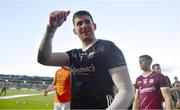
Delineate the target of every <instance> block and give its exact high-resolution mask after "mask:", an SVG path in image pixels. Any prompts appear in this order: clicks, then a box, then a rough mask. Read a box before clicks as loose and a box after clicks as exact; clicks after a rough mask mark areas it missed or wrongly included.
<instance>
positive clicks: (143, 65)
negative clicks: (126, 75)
mask: <svg viewBox="0 0 180 110" xmlns="http://www.w3.org/2000/svg"><path fill="white" fill-rule="evenodd" d="M139 64H140V68H141V70H144V71H146V70H148V69H149V68H150V65H151V62H150V60H148V59H146V58H144V57H141V58H139Z"/></svg>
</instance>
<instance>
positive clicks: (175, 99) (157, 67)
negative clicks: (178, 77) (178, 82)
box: [152, 63, 180, 107]
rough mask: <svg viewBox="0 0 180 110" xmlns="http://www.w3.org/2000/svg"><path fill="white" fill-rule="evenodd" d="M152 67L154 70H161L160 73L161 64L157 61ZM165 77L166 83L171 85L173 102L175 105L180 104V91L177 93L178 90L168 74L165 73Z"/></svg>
mask: <svg viewBox="0 0 180 110" xmlns="http://www.w3.org/2000/svg"><path fill="white" fill-rule="evenodd" d="M152 69H153V71H154V72H159V73H161V67H160V64H157V63H156V64H154V65H153V66H152ZM164 77H165V80H166V83H167V85H168V87H169V90H170V95H171V98H172V101H173V103H174V106H175V107H176V105H180V104H179V103H180V100H179V96H178V93H177V91H176V90H175V89H174V87H173V86H172V84H171V80H170V79H169V77H168V76H166V75H165V76H164Z"/></svg>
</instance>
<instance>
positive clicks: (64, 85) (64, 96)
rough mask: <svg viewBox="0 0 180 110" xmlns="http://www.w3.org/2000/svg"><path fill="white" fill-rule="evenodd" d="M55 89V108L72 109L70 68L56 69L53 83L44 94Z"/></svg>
mask: <svg viewBox="0 0 180 110" xmlns="http://www.w3.org/2000/svg"><path fill="white" fill-rule="evenodd" d="M53 89H55V90H56V94H55V103H54V110H67V109H70V100H71V91H70V68H69V67H62V68H60V69H58V70H57V71H56V74H55V77H54V80H53V82H52V84H51V85H50V86H49V87H48V88H47V89H46V90H45V91H44V96H47V94H48V92H50V91H51V90H53Z"/></svg>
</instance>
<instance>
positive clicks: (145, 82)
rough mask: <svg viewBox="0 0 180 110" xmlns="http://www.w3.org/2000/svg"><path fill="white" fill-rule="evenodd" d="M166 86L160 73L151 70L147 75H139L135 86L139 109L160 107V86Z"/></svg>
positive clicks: (161, 97) (145, 109) (161, 99)
mask: <svg viewBox="0 0 180 110" xmlns="http://www.w3.org/2000/svg"><path fill="white" fill-rule="evenodd" d="M167 86H168V85H167V82H166V80H165V77H164V76H163V75H162V74H161V73H156V72H153V73H152V74H151V75H149V76H148V77H143V76H142V75H141V76H139V77H138V78H137V79H136V85H135V87H136V89H138V90H139V91H138V93H139V96H140V97H139V99H140V109H144V110H148V109H162V102H163V96H162V94H161V90H160V88H161V87H167Z"/></svg>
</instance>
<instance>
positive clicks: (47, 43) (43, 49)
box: [38, 25, 56, 64]
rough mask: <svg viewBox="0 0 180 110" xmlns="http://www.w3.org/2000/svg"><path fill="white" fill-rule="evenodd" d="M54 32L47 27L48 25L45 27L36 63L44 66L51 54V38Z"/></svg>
mask: <svg viewBox="0 0 180 110" xmlns="http://www.w3.org/2000/svg"><path fill="white" fill-rule="evenodd" d="M55 31H56V29H52V28H50V27H49V25H47V28H46V32H45V34H44V37H43V39H42V42H41V44H40V47H39V51H38V62H39V63H41V64H46V61H47V59H48V57H49V56H50V55H51V53H52V38H53V36H54V33H55Z"/></svg>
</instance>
